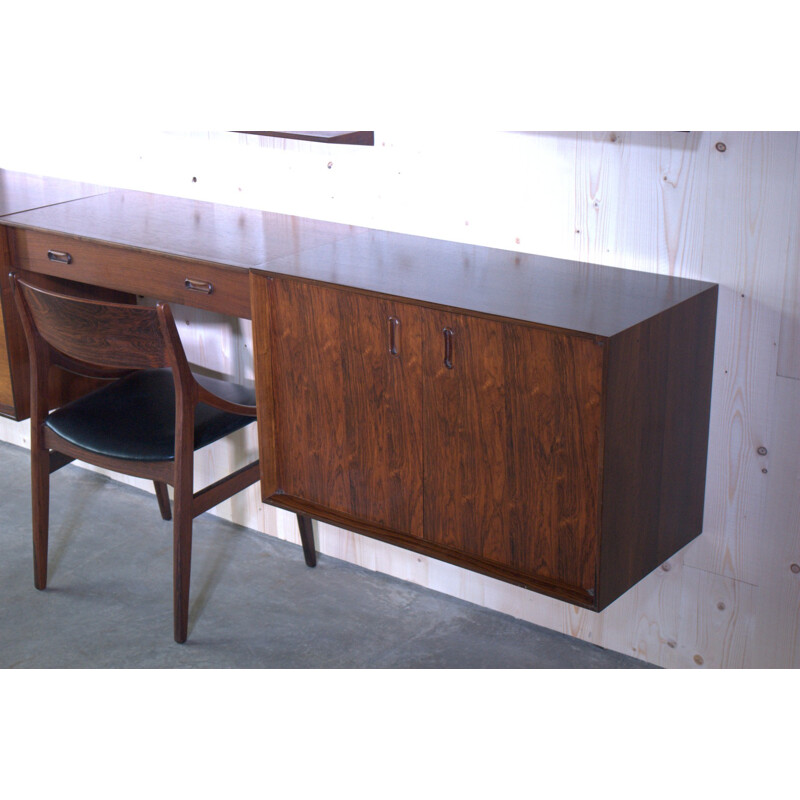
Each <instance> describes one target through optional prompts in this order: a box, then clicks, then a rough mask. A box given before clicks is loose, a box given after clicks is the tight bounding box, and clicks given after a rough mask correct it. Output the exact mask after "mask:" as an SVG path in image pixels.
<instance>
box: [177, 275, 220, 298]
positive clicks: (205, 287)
mask: <svg viewBox="0 0 800 800" xmlns="http://www.w3.org/2000/svg"><path fill="white" fill-rule="evenodd" d="M183 285H184V286H185V287H186V288H187V289H190V290H191V291H193V292H202V293H203V294H211V292H213V291H214V286H213V284H211V283H209V282H208V281H196V280H194V279H193V278H186V280H185V281H184V282H183Z"/></svg>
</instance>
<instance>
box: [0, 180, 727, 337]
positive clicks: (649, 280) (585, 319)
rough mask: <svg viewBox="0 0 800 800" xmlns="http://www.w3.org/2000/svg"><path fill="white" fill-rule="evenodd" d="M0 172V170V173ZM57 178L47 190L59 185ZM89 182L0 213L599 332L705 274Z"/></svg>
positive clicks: (66, 230) (626, 322)
mask: <svg viewBox="0 0 800 800" xmlns="http://www.w3.org/2000/svg"><path fill="white" fill-rule="evenodd" d="M7 175H8V173H5V175H3V172H2V171H0V177H3V178H4V179H5V177H6V176H7ZM28 177H30V176H28ZM32 180H33V183H32V186H33V187H34V188H33V189H30V190H28V196H30V197H31V198H33V197H35V196H36V195H35V192H36V186H37V183H36V182H37V180H38V181H43V180H44V181H49V180H51V179H36V178H35V177H34V178H33V179H32ZM18 182H19V181H18ZM67 183H68V182H67ZM76 186H87V185H86V184H72V185H71V187H72V189H70V187H69V186H66V187H61V189H62V191H63V192H65V193H66V194H68V193H69V192H70V191H75V187H76ZM56 188H58V187H55V186H54V189H53V193H52V194H51V195H50V196H51V197H52V196H61V195H59V194H58V192H57V191H55V189H56ZM93 189H94V190H96V191H97V192H102V193H95V194H91V195H90V196H85V197H83V198H82V199H72V200H71V201H69V202H67V200H69V198H68V197H66V195H65V196H64V200H62V201H57V204H54V205H45V206H42V207H36V208H33V209H32V210H29V211H24V212H22V213H17V214H13V215H12V216H5V217H3V218H2V219H0V224H4V225H10V226H14V227H24V228H32V229H38V230H44V231H52V232H58V233H63V234H66V235H69V236H75V237H79V238H82V239H89V240H95V241H99V242H105V243H111V244H115V245H120V246H124V247H128V248H132V249H135V250H138V251H153V252H158V253H163V254H168V255H174V256H180V257H184V258H190V259H196V260H200V261H211V262H215V263H218V264H223V265H226V266H229V267H232V268H239V269H260V270H264V271H268V272H270V273H276V274H281V275H288V276H293V277H298V278H305V279H311V280H316V281H321V282H323V283H327V284H331V285H335V286H341V287H349V288H355V289H361V290H365V291H370V292H377V293H381V294H384V295H389V296H394V297H397V298H401V299H406V300H412V301H418V302H423V303H432V304H436V305H440V306H444V307H447V308H452V309H460V310H465V311H473V312H477V313H481V314H491V315H494V316H498V317H504V318H511V319H516V320H520V321H524V322H533V323H538V324H541V325H547V326H552V327H557V328H566V329H570V330H574V331H580V332H583V333H587V334H592V335H598V336H612V335H614V334H615V333H618V332H620V331H622V330H625V329H627V328H629V327H631V326H632V325H634V324H636V323H638V322H641V321H642V320H644V319H647V318H649V317H652V316H654V315H656V314H658V313H660V312H662V311H664V310H666V309H667V308H670V307H671V306H673V305H676V304H677V303H679V302H682V301H684V300H686V299H688V298H690V297H692V296H694V295H696V294H699V293H701V292H703V291H706V290H707V289H709V288H711V287H712V286H713V285H714V284H710V283H706V282H702V281H696V280H687V279H683V278H674V277H670V276H665V275H657V274H652V273H646V272H640V271H636V270H626V269H618V268H614V267H605V266H600V265H596V264H589V263H581V262H575V261H568V260H564V259H558V258H550V257H546V256H537V255H531V254H527V253H518V252H514V251H508V250H498V249H494V248H488V247H480V246H476V245H469V244H460V243H456V242H449V241H443V240H439V239H429V238H425V237H420V236H411V235H408V234H400V233H390V232H387V231H381V230H372V229H367V228H359V227H354V226H350V225H344V224H339V223H332V222H324V221H320V220H313V219H306V218H303V217H293V216H288V215H285V214H277V213H272V212H267V211H258V210H254V209H246V208H238V207H234V206H224V205H219V204H215V203H207V202H202V201H197V200H188V199H182V198H177V197H169V196H165V195H155V194H148V193H145V192H135V191H127V190H107V189H106V190H104V189H102V187H93ZM0 196H2V195H0ZM20 196H22V195H20ZM40 196H44V195H40Z"/></svg>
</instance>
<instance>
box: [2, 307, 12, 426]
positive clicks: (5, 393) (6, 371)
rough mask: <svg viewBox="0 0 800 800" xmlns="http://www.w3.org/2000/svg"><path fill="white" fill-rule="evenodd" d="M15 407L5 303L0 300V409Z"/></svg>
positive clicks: (8, 411) (8, 410)
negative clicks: (4, 311)
mask: <svg viewBox="0 0 800 800" xmlns="http://www.w3.org/2000/svg"><path fill="white" fill-rule="evenodd" d="M13 408H14V392H13V388H12V386H11V369H10V367H9V364H8V348H7V345H6V327H5V323H4V320H3V304H2V303H1V302H0V411H2V410H5V412H6V413H10V412H11V411H12V410H13Z"/></svg>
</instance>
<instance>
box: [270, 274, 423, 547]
mask: <svg viewBox="0 0 800 800" xmlns="http://www.w3.org/2000/svg"><path fill="white" fill-rule="evenodd" d="M269 283H270V286H271V291H270V314H271V318H272V319H271V329H272V336H271V341H272V347H271V351H272V352H271V356H272V365H273V368H272V384H273V397H274V409H273V416H274V426H275V427H274V431H275V432H274V441H275V442H276V447H277V448H278V452H277V469H276V475H275V477H276V481H277V487H278V489H279V490H280V491H282V492H284V493H285V494H287V495H291V496H292V497H296V498H298V499H302V500H304V501H306V502H309V503H312V504H315V505H318V506H322V507H323V508H325V509H328V510H331V511H335V512H337V513H340V514H344V515H347V516H349V517H354V518H356V519H357V520H358V521H360V522H365V523H368V524H374V525H378V526H381V527H384V528H391V529H392V530H393V531H397V532H400V533H406V534H411V535H413V536H417V537H421V536H422V437H421V401H422V376H421V344H420V310H419V308H417V307H416V306H413V305H405V304H402V303H395V302H393V301H391V300H386V299H380V298H374V297H369V296H366V295H363V294H358V293H355V292H351V291H347V290H341V289H335V288H330V287H325V286H321V285H319V284H313V283H307V282H304V281H299V280H293V279H285V278H272V279H270V281H269ZM257 324H258V323H257Z"/></svg>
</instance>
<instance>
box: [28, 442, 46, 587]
mask: <svg viewBox="0 0 800 800" xmlns="http://www.w3.org/2000/svg"><path fill="white" fill-rule="evenodd" d="M32 438H33V439H34V440H36V441H35V442H34V441H32V442H31V507H32V512H33V513H32V523H33V585H34V586H35V587H36V588H37V589H44V588H46V587H47V541H48V527H49V522H50V452H49V451H48V450H47V449H45V448H44V447H42V446H41V445H40V444H39V441H40V437H39V436H35V435H34V436H33V437H32Z"/></svg>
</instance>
